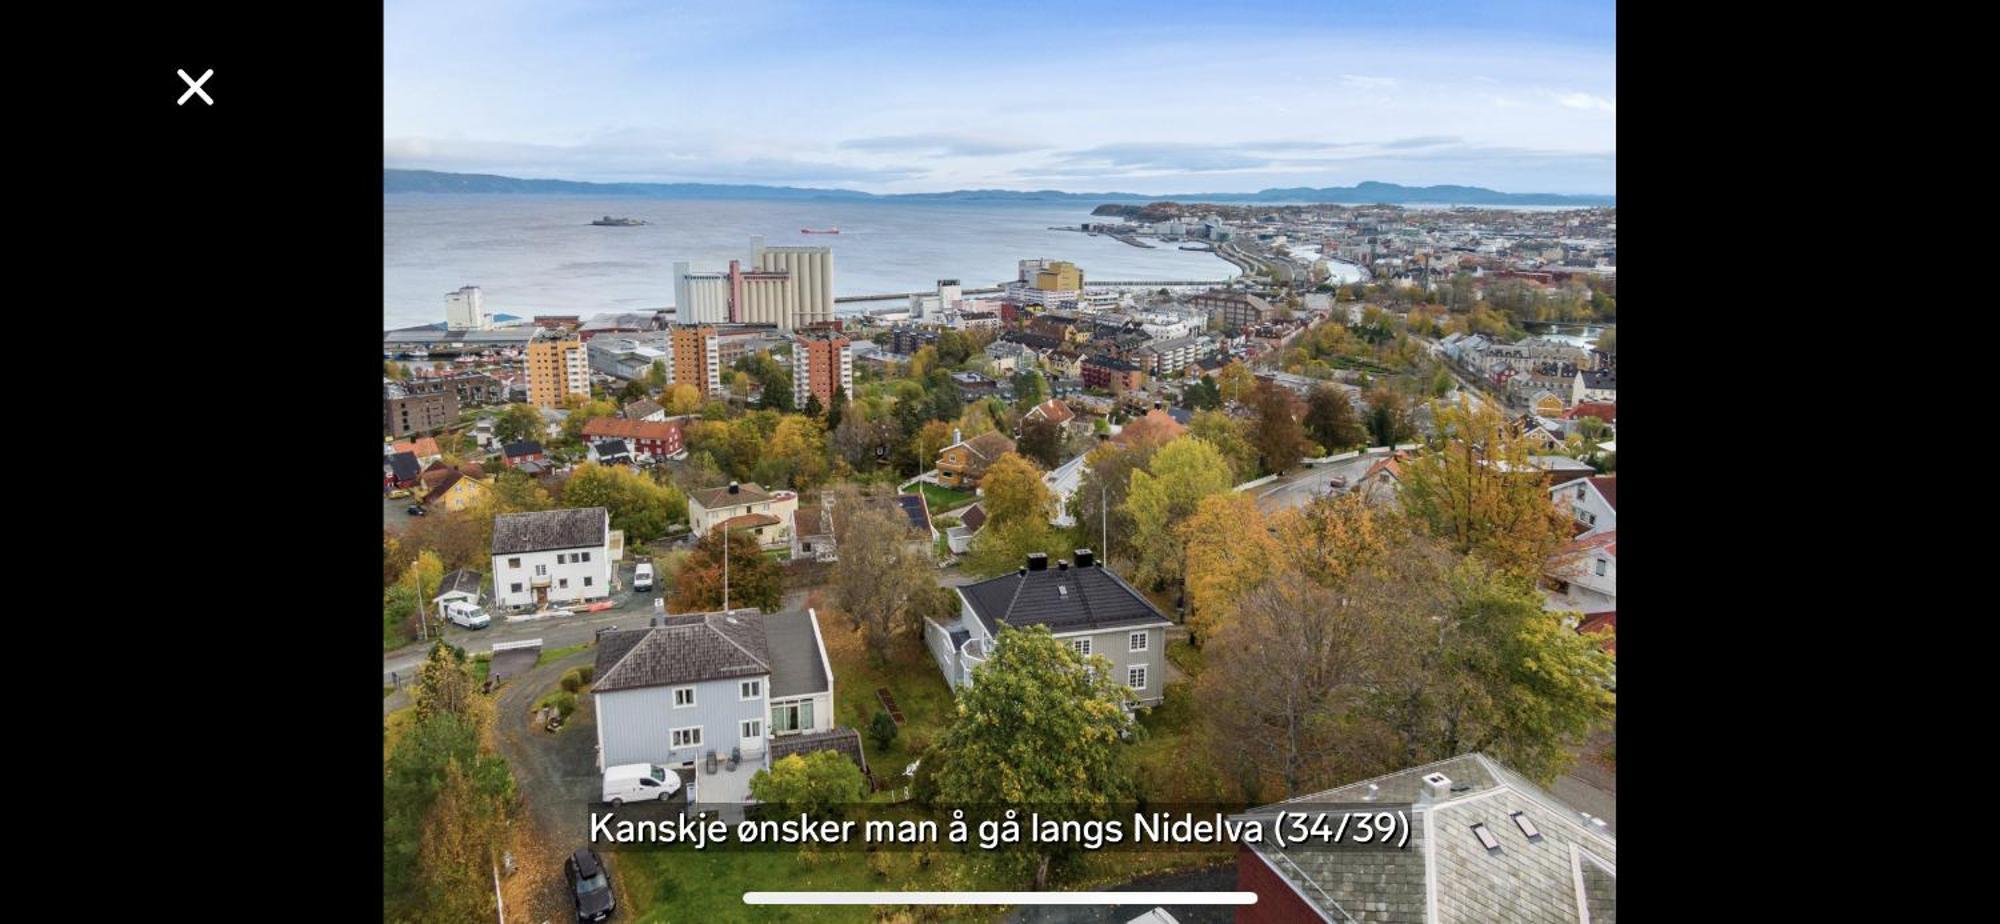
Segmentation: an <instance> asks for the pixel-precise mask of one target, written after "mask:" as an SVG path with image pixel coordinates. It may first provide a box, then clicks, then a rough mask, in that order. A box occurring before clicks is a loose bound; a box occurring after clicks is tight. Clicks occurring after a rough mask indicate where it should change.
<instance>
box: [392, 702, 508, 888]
mask: <svg viewBox="0 0 2000 924" xmlns="http://www.w3.org/2000/svg"><path fill="white" fill-rule="evenodd" d="M389 748H390V750H389V754H388V756H387V757H386V758H385V759H384V760H383V765H382V899H383V906H384V908H385V910H386V909H397V911H395V912H393V913H385V914H384V915H383V919H384V920H410V919H412V917H413V915H414V909H416V908H419V907H421V906H422V904H423V902H422V897H423V896H422V895H421V894H419V893H418V891H417V888H418V885H419V883H418V868H417V864H418V852H419V850H420V849H421V844H422V841H423V837H424V824H425V820H426V819H427V818H428V817H429V815H430V814H431V807H432V805H433V804H434V803H435V802H436V800H437V797H438V792H439V790H440V789H441V788H442V787H443V785H444V779H445V773H446V769H447V767H449V766H451V765H454V764H455V765H457V766H458V767H461V768H464V769H465V771H466V775H467V776H468V777H470V778H471V780H472V781H473V783H474V785H475V786H476V787H477V789H478V790H479V792H481V793H482V794H484V795H485V796H486V797H488V798H490V799H491V800H493V802H494V803H496V804H505V803H506V802H507V801H508V800H510V799H511V798H512V797H513V793H514V777H513V775H512V774H510V773H508V772H507V763H506V761H503V760H501V759H500V758H498V757H494V756H492V755H490V754H481V753H480V751H479V727H478V724H477V723H476V722H475V721H474V720H472V719H466V718H460V717H458V716H455V715H451V714H448V713H441V714H438V715H433V716H431V717H429V718H427V719H420V720H417V721H414V722H412V723H410V725H409V726H408V727H406V728H404V729H403V730H402V733H401V734H399V735H397V736H396V737H395V739H394V740H393V742H392V743H391V744H390V745H389ZM403 909H411V910H409V911H404V910H403Z"/></svg>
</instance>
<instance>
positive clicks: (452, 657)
mask: <svg viewBox="0 0 2000 924" xmlns="http://www.w3.org/2000/svg"><path fill="white" fill-rule="evenodd" d="M472 695H473V693H472V673H471V672H470V671H468V670H466V669H465V662H464V661H462V660H460V658H459V655H458V654H457V653H456V652H454V651H453V650H452V649H451V646H449V645H446V644H445V643H444V642H443V641H442V640H440V641H437V642H433V643H432V644H431V653H430V655H429V656H428V657H426V658H425V659H424V663H423V664H422V666H420V667H418V668H417V678H416V681H415V682H414V683H412V684H411V685H410V703H411V705H413V706H415V707H416V710H417V720H418V721H423V720H424V719H428V718H430V717H431V716H434V715H451V716H457V717H458V718H461V719H467V720H470V719H471V718H472V717H473V712H472V709H473V700H472Z"/></svg>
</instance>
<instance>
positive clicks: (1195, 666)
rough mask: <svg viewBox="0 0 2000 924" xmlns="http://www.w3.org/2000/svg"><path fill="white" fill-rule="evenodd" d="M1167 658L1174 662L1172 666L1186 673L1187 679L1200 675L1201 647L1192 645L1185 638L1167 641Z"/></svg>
mask: <svg viewBox="0 0 2000 924" xmlns="http://www.w3.org/2000/svg"><path fill="white" fill-rule="evenodd" d="M1167 660H1169V661H1172V662H1174V666H1175V667H1178V668H1180V669H1181V673H1184V674H1186V675H1188V679H1189V680H1193V679H1194V678H1196V677H1199V676H1201V669H1202V654H1201V649H1199V648H1196V647H1194V645H1192V644H1190V643H1189V642H1188V640H1187V639H1184V638H1177V639H1174V640H1173V641H1171V642H1168V643H1167Z"/></svg>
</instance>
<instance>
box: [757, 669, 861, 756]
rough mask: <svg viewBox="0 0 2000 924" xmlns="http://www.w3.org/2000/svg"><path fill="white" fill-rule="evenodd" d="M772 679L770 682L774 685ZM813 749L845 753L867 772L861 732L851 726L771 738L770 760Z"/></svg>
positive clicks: (805, 752)
mask: <svg viewBox="0 0 2000 924" xmlns="http://www.w3.org/2000/svg"><path fill="white" fill-rule="evenodd" d="M776 683H777V681H776V680H773V681H772V684H773V685H776ZM815 751H836V752H838V753H841V754H845V755H847V759H848V760H851V761H854V765H855V766H857V767H860V768H861V772H862V773H864V774H865V773H867V772H868V758H867V757H866V756H865V755H863V753H862V751H861V733H860V732H858V731H855V730H854V729H852V728H835V729H829V730H827V731H823V732H807V733H806V734H803V735H786V736H784V737H782V738H773V739H771V761H772V762H773V763H775V762H777V761H779V760H782V759H784V758H787V757H790V756H792V755H793V754H811V753H813V752H815Z"/></svg>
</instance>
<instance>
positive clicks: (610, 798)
mask: <svg viewBox="0 0 2000 924" xmlns="http://www.w3.org/2000/svg"><path fill="white" fill-rule="evenodd" d="M680 791H681V775H680V774H678V773H675V772H674V771H672V770H668V769H667V768H665V767H662V766H660V765H659V764H623V765H620V766H616V767H606V768H604V798H603V800H602V801H605V802H609V803H611V804H612V805H614V806H616V805H624V804H625V803H627V802H641V801H644V800H647V799H658V800H660V801H662V802H664V801H666V800H668V799H670V798H672V797H673V795H674V793H677V792H680Z"/></svg>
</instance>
